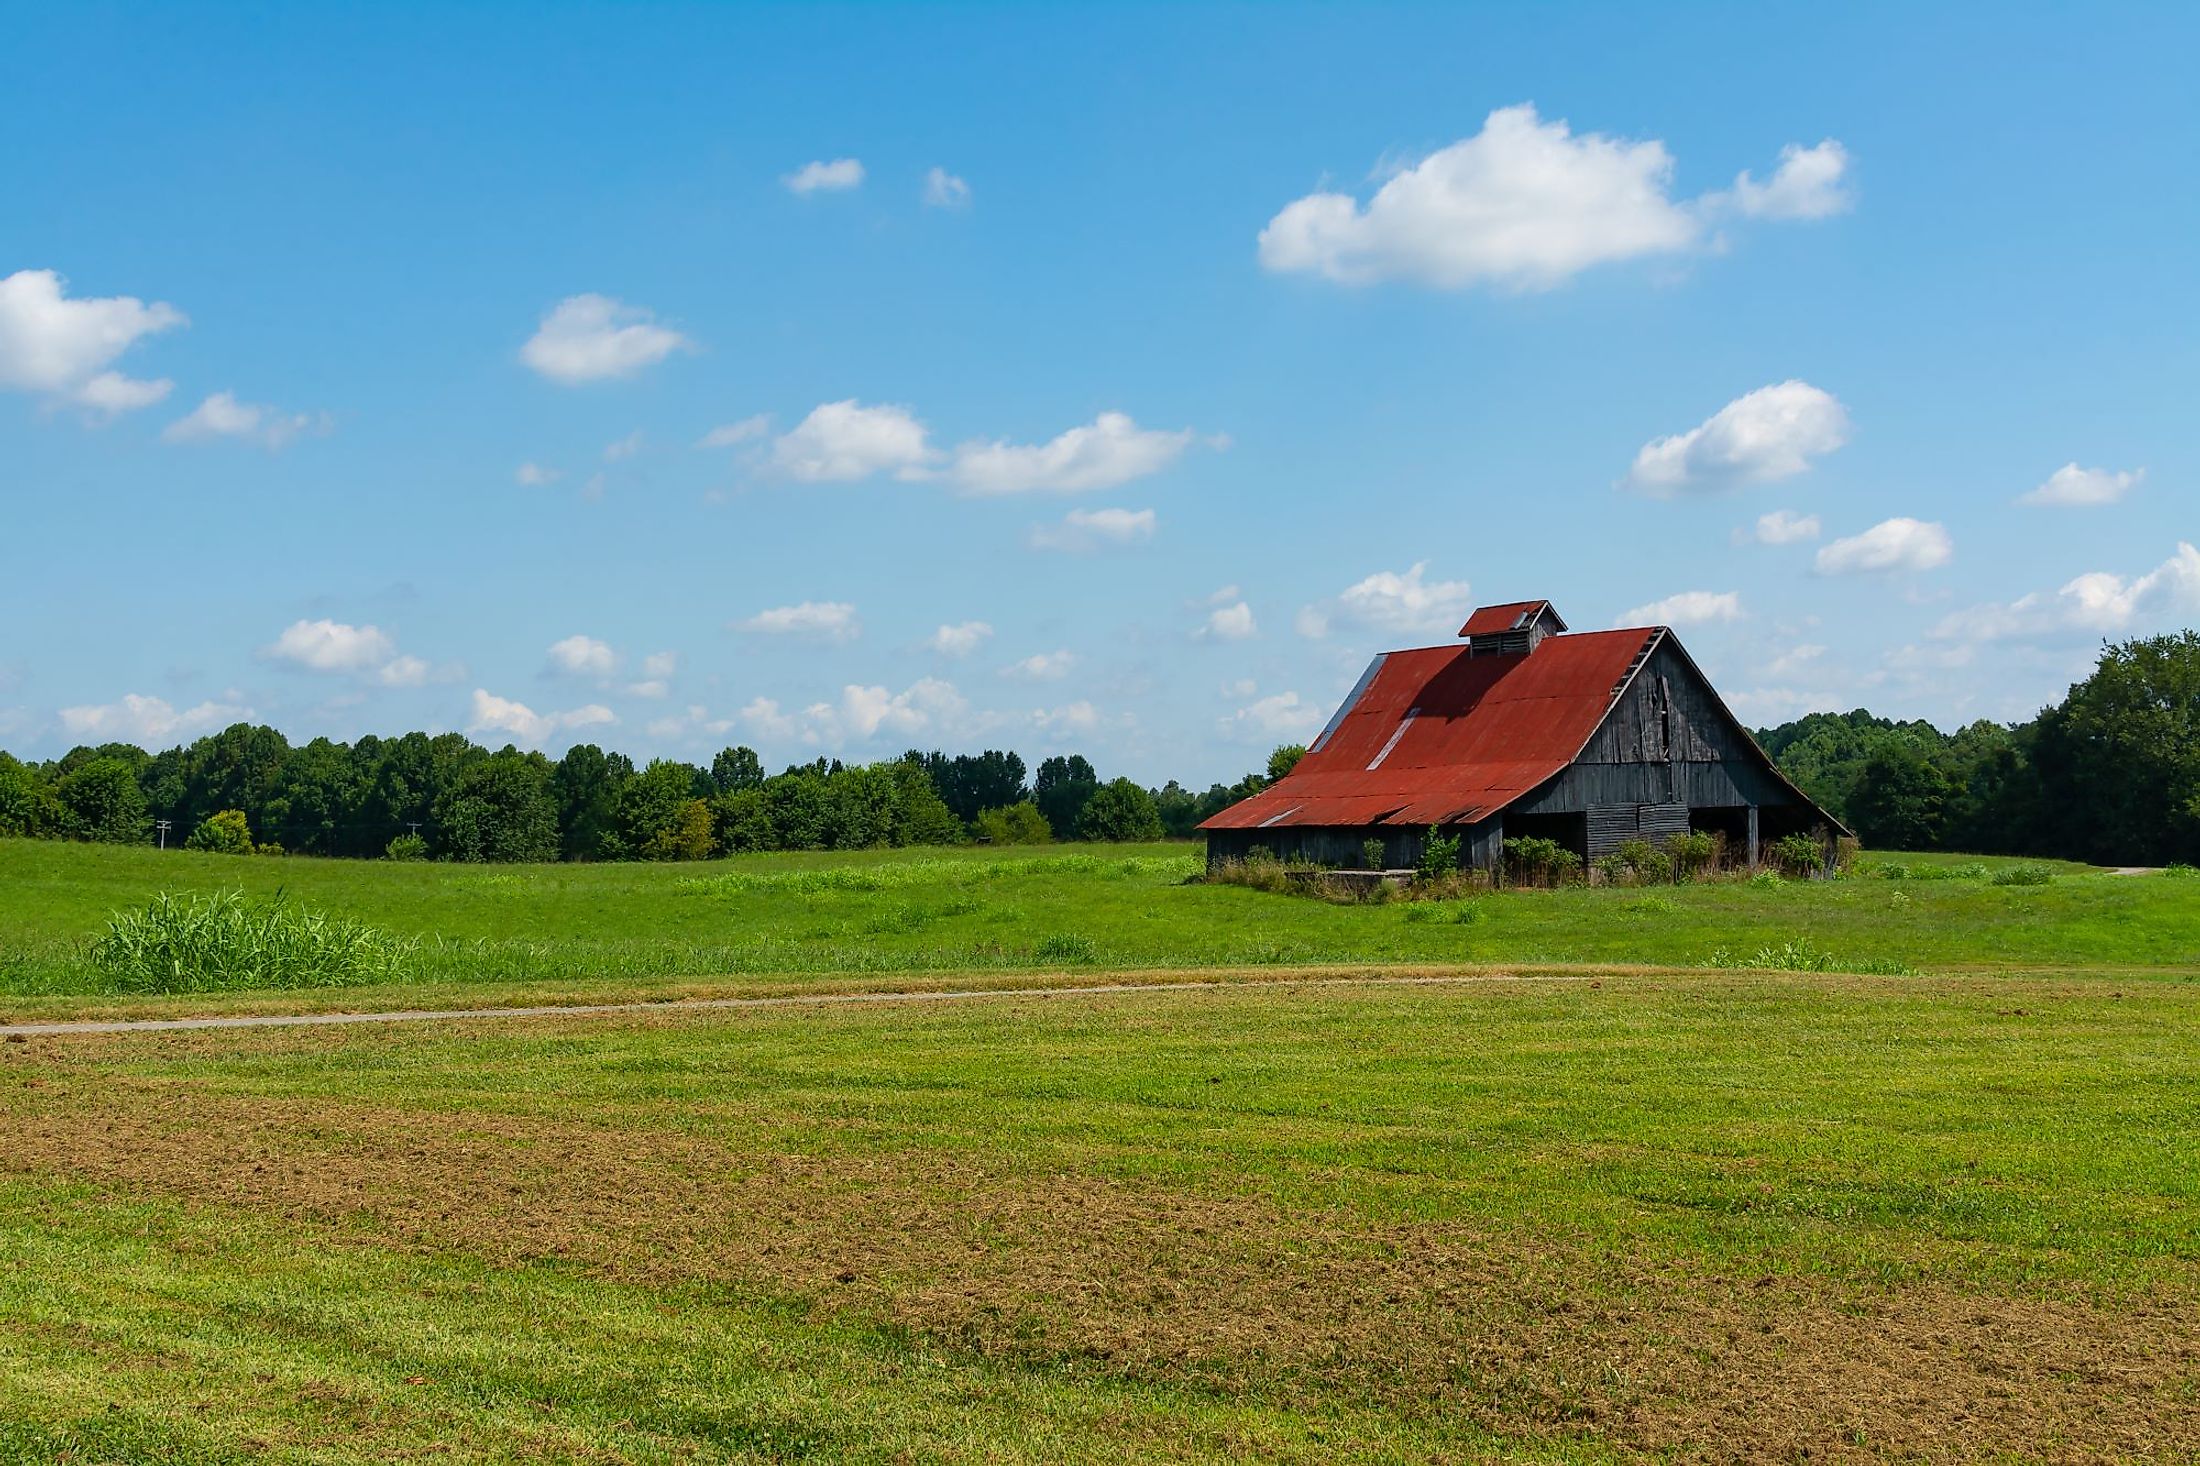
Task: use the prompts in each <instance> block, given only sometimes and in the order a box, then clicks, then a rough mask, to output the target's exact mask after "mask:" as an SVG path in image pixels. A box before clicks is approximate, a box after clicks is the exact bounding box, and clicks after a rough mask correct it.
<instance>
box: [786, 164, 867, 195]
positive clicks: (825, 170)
mask: <svg viewBox="0 0 2200 1466" xmlns="http://www.w3.org/2000/svg"><path fill="white" fill-rule="evenodd" d="M779 181H780V182H781V183H783V184H785V185H786V186H787V192H789V193H794V194H813V193H838V192H840V191H842V190H843V189H850V188H855V187H858V186H860V185H861V184H862V182H863V164H862V162H861V161H860V160H859V159H856V158H835V159H833V160H832V161H831V162H830V163H826V162H814V163H804V164H803V165H802V166H801V167H799V168H797V169H795V170H794V172H792V173H789V174H788V175H787V176H786V177H784V178H782V179H780V180H779Z"/></svg>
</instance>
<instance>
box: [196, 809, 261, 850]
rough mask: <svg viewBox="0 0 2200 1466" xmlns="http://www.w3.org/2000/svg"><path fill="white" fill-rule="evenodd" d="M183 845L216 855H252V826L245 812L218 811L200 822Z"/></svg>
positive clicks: (233, 810) (239, 810)
mask: <svg viewBox="0 0 2200 1466" xmlns="http://www.w3.org/2000/svg"><path fill="white" fill-rule="evenodd" d="M183 843H184V845H185V847H186V848H188V849H191V850H205V851H208V852H210V853H212V854H215V855H250V854H251V853H252V826H251V823H250V822H249V821H247V820H246V819H245V817H244V811H243V810H241V809H218V810H216V811H214V812H213V813H212V814H210V815H208V816H207V817H206V818H205V819H203V820H200V821H199V827H198V828H197V829H195V830H193V831H192V832H191V838H189V839H188V840H185V841H184V842H183Z"/></svg>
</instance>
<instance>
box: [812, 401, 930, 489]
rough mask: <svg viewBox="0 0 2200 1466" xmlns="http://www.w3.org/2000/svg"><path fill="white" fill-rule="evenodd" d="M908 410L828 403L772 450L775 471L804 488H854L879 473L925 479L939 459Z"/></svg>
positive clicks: (850, 403) (888, 406) (814, 410)
mask: <svg viewBox="0 0 2200 1466" xmlns="http://www.w3.org/2000/svg"><path fill="white" fill-rule="evenodd" d="M925 439H926V433H925V426H924V424H923V423H921V422H919V421H917V419H916V417H915V415H914V414H912V413H911V412H910V410H909V409H908V408H906V407H897V406H894V405H892V404H886V405H882V406H878V407H865V406H864V405H863V404H862V403H860V402H857V401H856V400H855V399H854V398H852V397H851V398H849V399H847V400H846V401H842V402H827V403H823V404H821V405H819V406H818V407H815V408H813V409H811V411H810V415H809V416H808V417H806V418H804V419H802V421H801V422H799V423H797V424H796V425H795V426H794V428H793V429H792V430H790V431H789V432H787V433H784V434H782V435H781V436H780V437H779V439H778V440H777V441H776V442H774V443H773V444H772V466H773V467H774V468H775V469H776V470H777V471H778V472H779V473H781V474H783V475H784V476H786V477H788V478H791V479H798V480H800V481H802V482H804V483H850V482H853V481H855V480H857V479H864V478H869V477H870V476H871V475H872V474H875V473H886V472H892V473H895V474H898V475H899V476H901V477H903V478H915V477H919V476H920V475H921V472H922V470H923V468H924V466H925V465H926V464H927V463H929V462H931V461H932V460H933V459H934V458H935V457H937V456H938V455H937V454H936V453H934V451H933V450H932V448H931V447H930V446H929V444H928V443H927V442H926V440H925Z"/></svg>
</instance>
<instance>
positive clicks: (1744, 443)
mask: <svg viewBox="0 0 2200 1466" xmlns="http://www.w3.org/2000/svg"><path fill="white" fill-rule="evenodd" d="M1848 440H1849V415H1848V410H1847V409H1846V408H1844V407H1842V405H1841V403H1840V402H1839V401H1838V400H1837V399H1836V398H1835V397H1834V396H1833V394H1832V393H1830V392H1825V391H1822V390H1820V389H1819V388H1817V387H1813V386H1811V385H1810V383H1808V382H1798V381H1786V382H1781V383H1778V384H1777V385H1775V386H1771V387H1759V388H1758V389H1757V390H1756V391H1754V392H1750V393H1747V394H1745V395H1743V396H1740V397H1737V398H1735V399H1734V400H1733V401H1732V402H1729V403H1728V404H1727V405H1726V406H1724V407H1722V408H1720V409H1719V410H1718V411H1717V412H1715V413H1713V414H1712V415H1711V417H1710V418H1709V419H1708V420H1707V421H1706V422H1704V424H1703V425H1702V426H1700V427H1694V428H1690V429H1689V430H1688V431H1687V432H1685V433H1676V434H1674V435H1673V436H1671V437H1666V438H1654V439H1652V440H1651V441H1650V442H1647V443H1645V444H1643V445H1642V449H1641V451H1640V452H1638V453H1636V454H1635V463H1634V467H1633V468H1632V469H1630V470H1629V472H1628V481H1629V482H1630V483H1632V484H1633V485H1634V486H1635V487H1636V488H1638V489H1646V490H1649V491H1651V492H1653V493H1663V492H1668V491H1671V490H1674V489H1682V488H1693V487H1707V488H1719V487H1725V486H1727V485H1731V484H1755V483H1769V482H1771V481H1773V480H1775V479H1783V478H1792V477H1794V476H1795V475H1796V474H1799V473H1801V472H1802V471H1803V470H1805V469H1806V468H1809V467H1810V461H1811V459H1813V458H1817V457H1820V456H1822V455H1824V454H1827V453H1831V452H1832V451H1833V450H1834V449H1836V448H1839V447H1840V446H1841V445H1842V444H1843V443H1846V442H1847V441H1848Z"/></svg>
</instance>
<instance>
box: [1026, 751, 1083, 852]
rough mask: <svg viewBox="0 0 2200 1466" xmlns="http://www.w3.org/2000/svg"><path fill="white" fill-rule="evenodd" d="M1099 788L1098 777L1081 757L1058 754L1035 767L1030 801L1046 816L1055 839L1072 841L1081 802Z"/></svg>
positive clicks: (1080, 809) (1081, 812)
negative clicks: (1037, 769)
mask: <svg viewBox="0 0 2200 1466" xmlns="http://www.w3.org/2000/svg"><path fill="white" fill-rule="evenodd" d="M1099 787H1100V779H1099V776H1098V775H1096V774H1094V773H1093V771H1092V765H1091V764H1090V763H1088V762H1086V760H1085V756H1084V755H1083V754H1079V753H1073V754H1069V755H1068V756H1066V757H1065V756H1062V755H1059V754H1058V755H1056V756H1055V757H1053V758H1050V759H1048V760H1047V761H1046V762H1045V763H1042V764H1040V765H1039V773H1038V777H1036V778H1035V779H1033V780H1032V781H1031V802H1032V803H1033V804H1036V805H1038V806H1039V813H1041V814H1043V815H1045V816H1046V817H1047V824H1048V826H1049V827H1051V828H1052V829H1053V831H1054V834H1055V837H1056V838H1057V839H1064V840H1067V839H1073V838H1075V837H1076V834H1077V819H1078V816H1079V815H1081V814H1083V813H1084V812H1085V801H1086V800H1088V799H1090V798H1092V796H1093V793H1094V791H1096V790H1097V789H1099Z"/></svg>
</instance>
